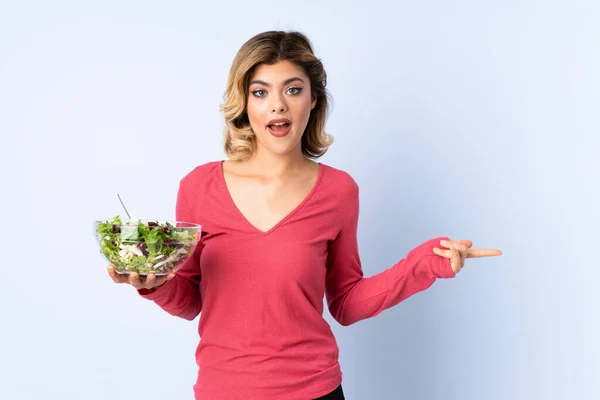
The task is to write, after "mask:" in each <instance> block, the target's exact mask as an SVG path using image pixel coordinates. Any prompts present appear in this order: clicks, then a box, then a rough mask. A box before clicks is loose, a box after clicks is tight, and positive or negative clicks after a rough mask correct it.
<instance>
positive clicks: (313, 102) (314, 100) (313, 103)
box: [310, 97, 317, 110]
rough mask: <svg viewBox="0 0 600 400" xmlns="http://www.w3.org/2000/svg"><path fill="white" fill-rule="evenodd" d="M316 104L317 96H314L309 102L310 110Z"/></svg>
mask: <svg viewBox="0 0 600 400" xmlns="http://www.w3.org/2000/svg"><path fill="white" fill-rule="evenodd" d="M316 105H317V98H316V97H315V98H314V99H313V101H312V103H310V109H311V110H312V109H313V108H315V106H316Z"/></svg>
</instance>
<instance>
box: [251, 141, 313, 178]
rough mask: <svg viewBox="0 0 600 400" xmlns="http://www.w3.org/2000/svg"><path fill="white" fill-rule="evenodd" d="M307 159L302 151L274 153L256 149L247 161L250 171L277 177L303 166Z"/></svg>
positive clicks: (266, 176) (264, 175)
mask: <svg viewBox="0 0 600 400" xmlns="http://www.w3.org/2000/svg"><path fill="white" fill-rule="evenodd" d="M306 162H307V159H306V158H305V157H304V155H303V154H302V151H292V152H290V153H288V154H273V153H270V152H266V151H261V150H260V149H258V148H257V149H256V151H255V152H254V153H253V154H252V156H251V157H250V159H248V161H247V167H248V169H249V170H250V171H252V172H253V173H255V174H257V175H262V176H263V177H264V178H267V179H269V178H277V177H280V176H283V175H286V174H289V173H290V172H294V171H297V170H298V169H300V168H302V167H303V166H304V165H305V164H306Z"/></svg>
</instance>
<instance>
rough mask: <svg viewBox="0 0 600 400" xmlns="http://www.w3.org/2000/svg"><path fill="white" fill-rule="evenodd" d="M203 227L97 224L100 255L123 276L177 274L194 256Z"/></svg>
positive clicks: (138, 222) (175, 223) (188, 224)
mask: <svg viewBox="0 0 600 400" xmlns="http://www.w3.org/2000/svg"><path fill="white" fill-rule="evenodd" d="M201 233H202V226H201V225H199V224H194V223H191V222H181V221H150V220H132V221H128V222H123V221H121V219H120V218H119V217H115V218H113V220H112V221H108V220H107V221H94V236H95V237H96V240H97V241H98V244H99V246H100V253H101V254H102V255H103V256H104V257H105V258H106V259H107V260H108V261H109V263H111V264H112V265H114V266H115V270H116V271H117V272H118V273H120V274H130V273H132V272H137V273H138V274H140V275H148V274H150V273H153V274H155V275H157V276H162V275H168V274H169V273H171V272H177V271H178V270H179V269H180V268H181V267H183V265H184V264H185V263H186V261H187V260H188V259H189V258H190V256H191V255H192V254H193V252H194V250H195V249H196V246H197V245H198V242H199V241H200V238H201Z"/></svg>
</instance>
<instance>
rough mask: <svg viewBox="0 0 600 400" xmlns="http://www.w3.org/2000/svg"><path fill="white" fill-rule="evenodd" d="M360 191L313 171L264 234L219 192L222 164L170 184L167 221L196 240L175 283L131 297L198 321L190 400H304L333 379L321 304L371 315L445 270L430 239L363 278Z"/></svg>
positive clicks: (336, 375) (335, 369)
mask: <svg viewBox="0 0 600 400" xmlns="http://www.w3.org/2000/svg"><path fill="white" fill-rule="evenodd" d="M358 198H359V194H358V187H357V185H356V183H355V181H354V180H353V179H352V178H351V177H350V176H349V175H348V174H347V173H345V172H343V171H340V170H338V169H335V168H333V167H329V166H326V165H324V164H320V170H319V176H318V180H317V182H316V184H315V186H314V188H313V189H312V191H311V192H310V194H309V195H308V196H307V197H306V198H305V199H304V201H303V202H302V203H301V204H299V205H298V207H297V208H296V209H295V210H293V211H292V212H290V213H289V214H288V215H287V216H286V217H285V218H283V219H282V220H281V221H280V222H279V223H278V224H277V225H275V226H274V227H273V228H271V229H270V230H268V231H267V232H263V231H260V230H259V229H257V228H256V227H254V226H253V225H251V224H250V223H249V221H248V220H246V219H245V218H244V216H243V215H242V214H241V213H240V211H239V210H238V208H237V207H236V206H235V204H234V202H233V200H232V198H231V197H230V195H229V191H228V189H227V186H226V184H225V180H224V177H223V171H222V161H218V162H210V163H207V164H204V165H201V166H199V167H197V168H195V169H194V170H193V171H191V172H190V173H189V174H187V175H186V176H185V177H184V178H183V179H182V180H181V182H180V186H179V192H178V196H177V206H176V218H177V220H179V221H188V222H196V223H199V224H201V225H202V227H203V231H204V232H205V234H204V236H203V239H202V242H201V244H200V245H199V246H198V248H197V249H196V251H195V253H194V256H193V257H192V258H191V259H190V260H189V262H188V263H187V264H186V265H185V266H184V267H183V268H182V269H181V270H180V271H178V273H177V276H176V277H175V278H174V279H172V280H170V281H168V282H167V283H165V284H164V285H163V286H161V287H160V288H158V289H155V290H140V291H139V293H140V295H142V296H143V297H145V298H147V299H150V300H153V301H154V302H155V303H156V304H158V306H160V307H161V308H163V309H164V310H165V311H166V312H168V313H170V314H172V315H175V316H178V317H181V318H185V319H188V320H193V319H195V317H196V316H198V315H199V314H200V322H199V327H198V332H199V335H200V342H199V345H198V347H197V351H196V360H197V363H198V366H199V372H198V379H197V381H196V384H195V385H194V393H195V397H196V399H202V400H213V399H227V400H234V399H245V400H254V399H256V400H268V399H303V400H306V399H314V398H316V397H319V396H322V395H325V394H327V393H329V392H331V391H332V390H334V389H335V388H336V387H337V386H338V385H339V384H340V383H341V381H342V372H341V368H340V364H339V363H338V346H337V343H336V340H335V338H334V336H333V334H332V332H331V330H330V327H329V325H328V323H327V322H326V321H325V319H323V298H324V296H325V298H326V301H327V305H328V308H329V311H330V312H331V315H332V316H333V318H335V320H336V321H338V322H339V323H340V324H342V325H350V324H353V323H355V322H357V321H360V320H363V319H366V318H370V317H373V316H376V315H377V314H379V313H381V312H382V311H383V310H385V309H387V308H390V307H392V306H394V305H396V304H398V303H399V302H401V301H402V300H404V299H406V298H407V297H409V296H411V295H413V294H415V293H417V292H419V291H422V290H425V289H427V288H429V287H430V286H431V285H432V284H433V282H434V281H435V280H436V279H437V278H451V277H454V273H453V272H452V269H451V267H450V263H449V260H448V259H445V258H442V257H440V256H437V255H436V254H434V253H433V251H432V249H433V247H435V246H437V245H439V241H440V240H441V239H442V237H440V238H435V239H432V240H429V241H427V242H425V243H423V244H421V245H419V246H418V247H416V248H415V249H413V250H412V251H410V252H409V253H408V254H407V256H406V257H405V258H404V259H402V260H400V261H399V262H398V263H397V264H395V265H393V266H391V267H390V268H388V269H386V270H384V271H382V272H381V273H379V274H376V275H374V276H371V277H368V278H365V277H363V271H362V268H361V262H360V258H359V253H358V245H357V236H356V232H357V225H358V213H359V205H358Z"/></svg>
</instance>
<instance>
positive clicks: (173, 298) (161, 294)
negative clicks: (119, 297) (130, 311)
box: [108, 185, 204, 321]
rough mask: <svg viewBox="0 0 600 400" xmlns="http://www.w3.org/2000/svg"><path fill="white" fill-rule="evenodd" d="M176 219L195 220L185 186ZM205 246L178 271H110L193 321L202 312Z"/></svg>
mask: <svg viewBox="0 0 600 400" xmlns="http://www.w3.org/2000/svg"><path fill="white" fill-rule="evenodd" d="M175 219H176V220H177V221H181V222H194V221H192V214H191V212H190V209H189V206H188V203H187V199H186V198H185V194H184V192H183V190H182V187H181V185H180V186H179V191H178V193H177V203H176V209H175ZM203 247H204V244H203V243H202V240H200V241H199V242H198V245H197V246H196V249H195V250H194V252H193V254H192V255H191V256H190V258H189V259H188V260H187V262H186V263H185V265H184V266H183V267H181V269H180V270H179V271H177V273H175V274H170V275H168V276H164V277H156V276H155V275H154V274H149V275H148V276H147V277H140V276H139V275H138V274H137V273H133V274H129V275H120V274H117V273H116V272H115V270H114V267H113V266H109V267H108V272H109V275H110V276H111V278H112V279H113V281H115V282H116V283H128V284H130V285H131V286H133V287H134V288H135V289H136V290H137V291H138V293H139V294H140V296H142V297H143V298H145V299H148V300H152V301H154V302H155V303H156V304H157V305H158V306H159V307H160V308H162V309H163V310H165V311H166V312H168V313H169V314H171V315H174V316H176V317H180V318H183V319H187V320H189V321H191V320H193V319H194V318H196V317H197V316H198V314H200V311H202V298H201V296H200V287H199V286H200V279H201V274H200V253H201V252H202V248H203Z"/></svg>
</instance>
